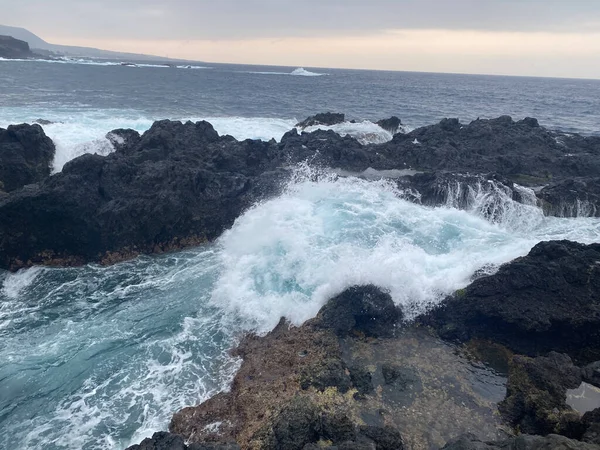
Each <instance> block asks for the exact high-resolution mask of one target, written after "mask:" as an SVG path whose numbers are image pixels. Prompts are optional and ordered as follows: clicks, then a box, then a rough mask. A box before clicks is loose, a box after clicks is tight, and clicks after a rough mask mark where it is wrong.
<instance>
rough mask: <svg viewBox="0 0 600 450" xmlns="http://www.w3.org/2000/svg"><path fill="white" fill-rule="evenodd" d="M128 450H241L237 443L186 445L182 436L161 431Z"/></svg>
mask: <svg viewBox="0 0 600 450" xmlns="http://www.w3.org/2000/svg"><path fill="white" fill-rule="evenodd" d="M126 450H240V446H239V445H237V444H235V443H231V444H214V443H204V444H192V445H185V442H184V441H183V438H182V437H181V436H178V435H176V434H171V433H166V432H163V431H161V432H158V433H154V435H152V438H147V439H144V440H143V441H142V442H141V443H139V444H136V445H132V446H131V447H128V448H127V449H126Z"/></svg>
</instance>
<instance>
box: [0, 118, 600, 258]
mask: <svg viewBox="0 0 600 450" xmlns="http://www.w3.org/2000/svg"><path fill="white" fill-rule="evenodd" d="M535 125H536V124H535V123H534V119H526V120H524V121H520V122H514V121H512V119H510V118H508V117H501V118H498V119H493V120H478V121H474V122H472V123H471V124H468V125H461V124H460V122H458V121H457V120H450V119H448V120H444V121H442V122H440V123H439V124H437V125H433V126H430V127H423V128H420V129H418V130H414V131H413V132H411V133H408V134H406V135H404V134H397V135H396V136H395V137H394V139H393V140H392V141H391V142H389V143H387V144H380V145H364V146H363V145H361V144H360V143H359V142H358V141H357V140H356V139H354V138H352V137H349V136H346V137H341V136H339V135H338V134H336V133H334V132H333V131H331V130H329V131H322V130H320V131H317V132H314V133H302V134H298V133H297V131H296V130H293V131H291V132H288V133H286V135H285V136H284V137H283V138H282V140H281V142H280V143H276V142H275V141H270V142H261V141H252V140H246V141H243V142H238V141H237V140H235V139H234V138H232V137H230V136H221V137H220V136H218V134H217V133H216V131H215V130H214V129H213V128H212V126H211V125H210V124H208V123H206V122H199V123H198V124H192V123H187V124H181V123H179V122H171V121H160V122H156V123H155V124H154V125H153V126H152V127H151V129H150V130H148V131H147V132H146V133H144V135H143V136H141V137H138V134H137V133H136V132H135V131H132V130H115V131H113V132H112V133H110V134H109V136H108V138H109V139H110V140H111V142H112V143H113V145H114V147H115V148H116V151H115V152H114V153H112V154H110V155H108V156H106V157H103V156H98V155H84V156H82V157H80V158H77V159H75V160H73V161H70V162H69V163H67V164H66V165H65V167H64V169H63V171H62V173H59V174H57V175H55V176H53V177H51V178H49V179H46V180H44V181H43V182H42V183H41V184H40V185H39V186H37V187H35V188H30V189H27V190H24V191H23V192H20V193H18V195H17V194H16V193H15V195H11V196H9V197H7V196H6V195H4V194H0V236H1V238H0V268H3V269H11V270H16V269H19V268H21V267H28V266H31V265H33V264H54V265H73V264H83V263H87V262H101V263H105V264H109V263H113V262H117V261H121V260H123V259H127V258H131V257H133V256H136V255H138V254H140V253H155V252H163V251H168V250H171V249H179V248H183V247H186V246H190V245H196V244H198V243H200V242H204V241H205V240H212V239H214V238H216V237H217V236H219V235H220V234H221V233H222V231H223V230H225V229H226V228H228V227H229V226H231V224H232V223H233V221H234V220H235V218H236V217H237V216H239V215H240V214H241V212H242V211H243V210H244V209H246V208H248V207H249V206H250V205H252V204H253V203H255V202H256V201H257V200H260V199H264V198H266V197H268V196H269V195H275V194H277V193H278V192H279V191H280V189H281V187H282V184H283V183H284V182H285V180H286V178H287V177H288V176H289V174H290V168H289V167H290V166H293V165H294V164H297V163H300V162H308V163H309V164H311V165H313V166H324V167H332V168H339V169H342V170H345V171H351V172H363V171H365V170H366V169H368V168H372V169H375V170H400V169H408V168H413V169H415V168H416V169H425V170H428V171H435V170H439V171H438V172H437V173H434V174H433V175H432V174H417V175H415V176H414V177H413V178H412V180H411V181H410V182H407V185H408V186H409V187H410V186H411V185H412V186H413V187H414V190H415V192H414V194H415V195H414V196H413V197H414V198H412V199H413V200H414V201H420V202H421V203H424V204H440V202H441V201H442V199H444V198H446V200H447V197H448V192H447V191H446V192H445V193H444V192H443V189H445V188H444V183H445V182H446V181H447V180H448V179H449V178H451V176H450V175H448V173H449V172H448V171H452V170H453V171H457V170H459V171H461V172H464V171H471V172H472V175H468V176H464V177H463V178H464V183H463V185H462V186H463V187H462V188H461V189H463V191H462V192H463V194H461V195H459V196H458V197H457V198H458V200H461V199H465V198H466V197H465V196H466V195H467V194H466V193H467V192H469V190H470V189H471V187H472V186H471V184H472V183H476V185H475V187H477V186H478V184H477V183H480V184H482V185H483V187H484V188H485V189H487V186H486V185H485V183H482V182H481V180H482V179H483V180H489V181H492V180H497V182H498V183H502V184H503V185H504V187H505V188H506V189H507V190H508V191H509V195H512V196H513V199H515V200H517V201H522V200H525V199H526V198H525V197H523V196H522V194H523V192H522V191H521V190H519V189H518V188H517V187H516V185H515V184H514V182H516V183H519V184H529V185H541V184H550V186H547V187H546V188H545V189H546V190H545V191H544V190H542V191H543V192H544V193H543V194H540V195H542V197H543V200H542V201H543V204H544V205H546V206H545V207H546V211H547V212H548V213H552V214H565V213H564V212H561V211H566V210H567V209H568V208H567V206H568V205H569V204H572V205H576V204H577V205H582V204H585V205H588V206H589V209H590V210H591V209H593V208H596V209H595V211H599V210H600V205H598V204H597V202H598V201H599V200H597V198H596V196H595V195H596V194H595V191H594V189H595V188H594V189H591V188H590V187H593V186H595V184H594V183H596V182H594V181H593V179H592V178H593V177H595V178H598V176H599V174H600V170H599V168H600V158H598V156H599V155H600V138H593V137H581V136H567V135H563V134H560V133H554V132H550V131H548V130H546V129H544V128H542V127H539V126H535ZM414 142H418V143H419V144H418V145H415V144H414ZM38 147H40V148H41V146H40V145H38ZM566 154H568V155H571V156H565V155H566ZM573 155H575V156H573ZM44 170H45V172H44V174H43V176H44V177H45V176H47V173H48V168H47V167H46V168H45V169H44ZM11 173H12V172H11ZM14 173H19V172H18V171H15V172H14ZM482 173H493V175H485V176H482V175H481V174H482ZM454 175H456V174H454ZM11 176H12V175H11ZM573 176H577V177H579V178H578V180H577V181H576V182H573V183H571V184H569V182H567V181H565V177H573ZM490 177H492V178H490ZM42 179H43V178H42ZM500 180H504V181H500ZM507 180H509V181H507ZM0 181H3V182H4V185H5V186H4V190H5V191H7V190H9V189H12V186H11V187H7V182H6V181H5V180H2V178H0ZM17 181H18V183H16V185H17V186H19V185H22V184H23V183H31V182H37V181H40V178H34V179H32V180H30V179H27V180H17ZM494 183H496V181H494ZM498 183H496V186H499V184H498ZM561 183H562V184H561ZM596 184H597V183H596ZM446 185H447V183H446ZM407 198H410V195H409V194H407ZM569 202H571V203H569ZM582 202H583V203H582ZM586 202H587V203H586ZM457 203H458V205H456V206H459V207H460V203H461V202H460V201H458V202H457ZM548 205H551V206H548ZM557 205H560V206H557ZM565 205H567V206H565ZM586 207H587V206H586ZM569 208H570V206H569ZM575 209H577V208H575ZM490 211H491V217H490V219H491V220H494V217H493V214H495V211H497V209H495V208H491V209H490ZM23 229H26V230H28V233H27V234H24V233H22V232H21V230H23Z"/></svg>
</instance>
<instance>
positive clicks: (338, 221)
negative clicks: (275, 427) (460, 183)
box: [213, 175, 600, 332]
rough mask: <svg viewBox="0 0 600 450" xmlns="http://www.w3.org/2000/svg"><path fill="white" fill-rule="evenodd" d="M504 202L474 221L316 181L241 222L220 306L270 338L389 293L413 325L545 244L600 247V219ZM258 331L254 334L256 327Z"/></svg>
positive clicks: (386, 191) (341, 182)
mask: <svg viewBox="0 0 600 450" xmlns="http://www.w3.org/2000/svg"><path fill="white" fill-rule="evenodd" d="M502 194H503V193H502V192H500V193H499V198H498V200H497V201H498V203H499V204H503V203H505V202H512V203H513V204H514V205H513V206H512V207H508V206H507V205H504V207H502V208H500V209H498V211H496V213H495V214H494V218H495V222H496V223H490V222H489V221H488V220H486V219H485V217H486V214H487V208H483V207H482V204H483V203H485V202H486V201H487V205H488V206H490V205H491V204H492V203H493V202H492V200H490V199H487V200H485V199H484V198H483V197H482V196H478V197H477V196H476V198H477V199H478V201H476V202H474V203H473V205H472V207H471V210H470V211H459V210H457V209H455V208H451V207H440V208H427V207H423V206H420V205H416V204H413V203H410V202H408V201H405V200H402V198H401V197H402V195H403V194H402V192H398V191H397V190H396V188H395V186H394V185H393V184H391V183H390V182H386V181H384V180H381V181H378V182H368V181H365V180H359V179H356V178H345V179H338V178H336V177H335V176H328V177H321V178H320V179H319V180H318V181H315V180H314V175H311V176H310V177H308V178H307V179H304V180H301V181H296V182H294V183H292V184H291V185H290V186H289V187H288V189H287V191H286V193H285V194H283V195H282V196H280V197H278V198H277V199H274V200H271V201H268V202H265V203H262V204H260V205H257V206H255V207H254V208H252V209H251V210H249V211H247V212H246V213H245V214H244V215H243V216H242V217H240V218H239V219H238V220H237V221H236V223H235V224H234V226H233V228H232V229H231V230H230V231H228V232H226V233H225V234H224V235H223V236H222V238H221V239H220V240H219V246H220V249H221V250H220V257H221V258H222V261H223V270H222V272H221V277H220V279H219V282H218V283H217V284H216V287H215V290H214V292H213V302H214V303H215V304H217V305H223V306H225V307H226V308H228V309H230V310H231V311H234V312H236V313H238V314H239V315H240V316H241V317H244V318H246V319H247V320H248V323H249V324H252V326H255V327H257V328H258V329H259V330H260V331H263V332H265V331H267V330H270V329H271V328H272V327H273V326H274V325H275V324H276V323H277V322H278V320H279V318H280V317H281V316H286V317H288V318H290V319H291V320H292V321H293V322H294V323H297V324H299V323H301V322H302V321H304V320H306V319H308V318H309V317H312V316H314V315H315V314H316V312H317V311H318V309H319V308H320V307H321V306H322V305H323V304H324V302H325V301H326V300H327V299H328V298H330V297H331V296H332V295H334V294H336V293H338V292H340V291H341V290H343V289H344V288H346V287H348V286H351V285H353V284H365V283H374V284H376V285H378V286H381V287H383V288H385V289H388V290H389V291H390V292H391V294H392V297H393V298H394V301H395V302H396V303H397V304H399V305H401V306H402V307H403V308H404V309H405V312H406V313H407V315H408V316H409V317H412V316H414V315H415V314H418V313H421V312H423V311H424V310H426V309H427V308H429V307H431V306H433V305H435V304H436V303H437V302H438V301H439V300H440V299H441V298H443V297H444V296H445V295H447V294H449V293H450V292H452V291H454V290H456V289H458V288H461V287H464V286H465V285H467V284H468V283H469V280H470V277H471V276H472V275H473V273H474V272H475V271H477V270H478V269H481V268H483V267H489V266H490V265H491V266H497V265H499V264H501V263H504V262H507V261H510V260H512V259H514V258H516V257H518V256H521V255H524V254H526V253H527V252H528V251H529V250H530V249H531V247H532V246H533V245H535V244H536V243H537V242H539V241H541V240H545V239H561V238H568V239H572V240H579V241H583V242H593V241H598V240H600V221H599V220H598V219H593V218H589V219H570V220H568V219H558V218H545V217H544V216H543V215H542V214H541V211H539V210H538V209H537V208H535V207H532V206H527V205H520V204H515V202H513V201H512V200H511V199H508V198H503V197H502ZM249 326H250V325H249Z"/></svg>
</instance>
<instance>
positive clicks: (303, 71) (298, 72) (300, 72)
mask: <svg viewBox="0 0 600 450" xmlns="http://www.w3.org/2000/svg"><path fill="white" fill-rule="evenodd" d="M290 75H293V76H297V77H321V76H323V75H329V74H327V73H318V72H311V71H309V70H306V69H304V68H303V67H299V68H297V69H296V70H294V71H292V73H291V74H290Z"/></svg>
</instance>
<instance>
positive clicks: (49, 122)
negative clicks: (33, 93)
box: [33, 119, 54, 125]
mask: <svg viewBox="0 0 600 450" xmlns="http://www.w3.org/2000/svg"><path fill="white" fill-rule="evenodd" d="M33 122H34V123H37V124H40V125H52V124H53V123H54V122H52V121H51V120H46V119H36V120H34V121H33Z"/></svg>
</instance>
